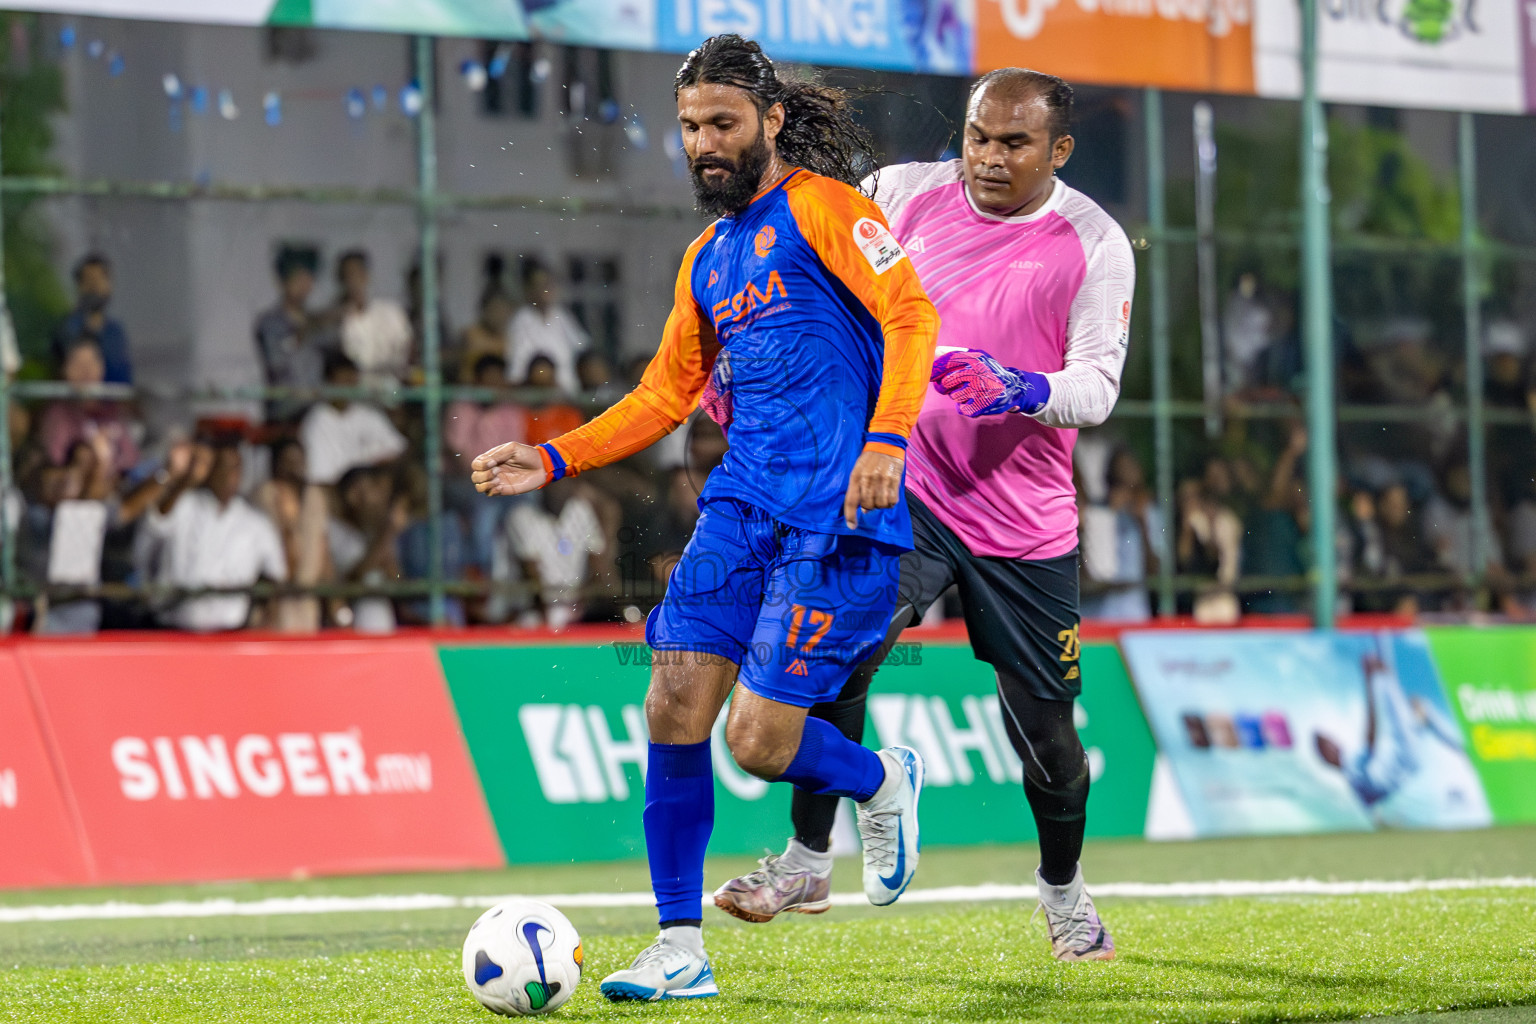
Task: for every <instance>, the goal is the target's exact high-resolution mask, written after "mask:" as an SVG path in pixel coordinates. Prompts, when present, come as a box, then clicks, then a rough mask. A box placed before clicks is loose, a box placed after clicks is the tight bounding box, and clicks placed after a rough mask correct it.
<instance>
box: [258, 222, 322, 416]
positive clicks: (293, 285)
mask: <svg viewBox="0 0 1536 1024" xmlns="http://www.w3.org/2000/svg"><path fill="white" fill-rule="evenodd" d="M318 265H319V255H318V254H317V253H316V252H315V250H314V249H312V248H295V247H291V246H284V247H283V248H282V250H281V251H280V252H279V253H278V254H277V264H276V267H275V269H276V271H277V284H278V301H277V304H276V305H275V306H273V307H272V308H271V309H268V310H267V311H266V312H265V313H262V314H261V316H260V317H258V318H257V320H256V353H257V355H258V356H260V357H261V366H262V372H263V374H264V376H265V379H266V382H267V386H268V387H272V388H317V387H319V386H320V383H321V381H322V379H323V378H324V363H325V355H324V352H323V351H322V344H321V339H322V337H323V331H322V330H321V329H320V325H319V323H318V321H317V320H316V318H315V317H313V316H312V315H311V314H310V312H309V296H310V293H311V292H312V291H314V287H315V269H316V267H317V266H318ZM305 404H306V403H303V402H301V401H296V400H294V399H284V400H282V401H269V402H268V403H267V419H268V420H269V421H272V422H281V421H284V420H290V419H294V418H295V417H297V416H298V415H300V414H301V413H302V412H303V410H304V408H305Z"/></svg>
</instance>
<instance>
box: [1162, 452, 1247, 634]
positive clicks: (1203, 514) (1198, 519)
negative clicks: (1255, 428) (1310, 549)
mask: <svg viewBox="0 0 1536 1024" xmlns="http://www.w3.org/2000/svg"><path fill="white" fill-rule="evenodd" d="M1220 461H1221V460H1219V459H1213V460H1211V462H1212V463H1215V462H1220ZM1224 475H1225V476H1229V474H1225V472H1224V471H1221V472H1214V471H1213V467H1212V466H1211V465H1210V464H1209V463H1208V464H1207V466H1206V474H1205V479H1203V480H1185V481H1184V482H1183V483H1181V484H1179V491H1178V501H1179V535H1178V542H1177V545H1176V552H1177V556H1178V565H1179V571H1180V572H1181V573H1183V574H1185V575H1189V576H1204V577H1211V578H1212V582H1211V583H1209V584H1206V585H1204V586H1202V587H1201V588H1200V589H1199V590H1198V591H1197V592H1196V593H1195V596H1194V600H1193V601H1192V602H1191V605H1190V610H1191V612H1192V614H1193V615H1194V617H1195V621H1196V622H1202V623H1233V622H1236V621H1237V619H1238V615H1239V607H1238V602H1237V595H1236V593H1235V592H1234V591H1233V589H1232V588H1233V584H1235V583H1236V582H1237V577H1238V574H1239V573H1240V572H1241V570H1242V541H1243V523H1242V520H1241V519H1239V518H1238V516H1237V513H1236V512H1234V511H1233V510H1232V509H1231V508H1230V507H1228V506H1227V505H1226V504H1224V503H1223V502H1222V501H1221V500H1220V499H1219V498H1217V497H1215V494H1216V493H1219V487H1213V486H1212V482H1213V481H1214V482H1218V483H1219V481H1221V480H1222V479H1223V478H1224Z"/></svg>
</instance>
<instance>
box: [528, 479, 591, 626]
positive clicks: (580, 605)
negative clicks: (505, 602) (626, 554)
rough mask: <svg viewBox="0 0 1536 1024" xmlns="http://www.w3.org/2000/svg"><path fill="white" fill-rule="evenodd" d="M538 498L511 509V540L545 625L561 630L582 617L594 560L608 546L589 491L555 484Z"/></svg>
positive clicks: (573, 482) (561, 482) (581, 486)
mask: <svg viewBox="0 0 1536 1024" xmlns="http://www.w3.org/2000/svg"><path fill="white" fill-rule="evenodd" d="M538 495H539V498H540V500H539V501H534V502H525V503H523V504H521V505H519V506H517V508H515V509H513V510H512V514H511V515H510V516H508V517H507V537H508V540H509V543H510V547H511V551H512V554H513V555H514V556H515V557H517V558H518V559H519V560H521V562H522V563H523V567H524V572H525V574H526V576H527V578H528V579H530V580H533V581H534V582H535V583H536V584H537V586H538V592H539V604H540V606H541V609H542V612H543V615H542V621H543V623H544V624H545V625H547V626H548V627H549V628H550V629H563V628H564V627H565V626H566V625H567V624H569V623H571V622H574V621H576V620H578V619H580V618H581V616H582V613H583V611H584V608H585V604H584V598H585V594H584V590H585V588H586V585H587V583H588V582H589V581H590V580H591V578H592V568H593V565H592V559H593V557H594V556H598V555H601V554H603V553H604V552H605V551H607V550H608V544H607V541H606V540H605V538H604V535H603V526H602V523H601V521H600V520H599V518H598V513H597V508H596V504H595V502H594V500H593V494H592V491H591V488H589V487H587V486H585V485H584V484H583V483H582V482H581V481H579V480H574V479H566V480H557V481H555V482H554V483H552V484H548V485H547V486H545V487H544V488H543V489H541V490H540V491H539V492H538ZM537 614H538V613H534V615H535V616H537ZM537 621H538V620H537V618H534V619H532V620H524V624H525V625H532V624H536V622H537Z"/></svg>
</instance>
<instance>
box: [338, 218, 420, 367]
mask: <svg viewBox="0 0 1536 1024" xmlns="http://www.w3.org/2000/svg"><path fill="white" fill-rule="evenodd" d="M336 280H337V283H338V284H340V285H341V301H340V303H339V304H338V307H337V310H336V315H337V316H338V317H339V319H340V326H341V350H342V352H344V353H346V355H347V357H348V358H349V359H351V360H352V362H353V363H354V364H356V366H357V369H358V372H359V373H360V374H361V380H362V383H363V384H364V385H366V386H368V387H392V386H394V385H397V384H400V383H402V382H403V381H404V380H405V379H406V375H407V373H408V372H409V370H410V361H411V344H412V339H413V333H412V331H411V321H410V318H409V317H407V316H406V314H405V310H404V309H402V308H401V307H400V304H399V303H398V302H395V301H393V300H392V299H381V298H378V297H376V296H373V295H371V294H369V281H370V275H369V269H368V254H367V253H365V252H363V251H362V250H361V249H352V250H350V251H348V252H345V253H343V254H342V256H341V259H340V260H339V261H338V262H337V264H336Z"/></svg>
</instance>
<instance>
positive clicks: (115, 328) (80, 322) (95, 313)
mask: <svg viewBox="0 0 1536 1024" xmlns="http://www.w3.org/2000/svg"><path fill="white" fill-rule="evenodd" d="M75 295H76V299H75V308H74V310H73V311H72V312H71V313H70V314H69V315H68V316H67V317H65V318H64V322H63V323H62V324H60V325H59V328H58V330H57V331H56V332H54V337H53V361H54V363H55V365H57V366H59V367H63V365H64V362H65V359H66V358H67V357H68V354H69V353H68V351H67V349H68V348H69V346H70V345H71V344H72V343H73V342H74V341H75V339H77V338H79V337H80V336H81V335H85V334H88V335H90V336H91V337H93V338H95V339H96V340H97V342H99V343H100V345H101V358H102V364H103V377H102V379H103V380H105V381H106V382H107V383H108V384H132V383H133V361H132V359H131V358H130V357H129V354H128V332H127V331H126V330H124V329H123V325H122V324H121V323H119V322H118V321H116V320H114V319H112V318H111V317H109V316H108V315H107V304H108V303H109V302H111V301H112V264H111V263H110V262H109V261H108V260H107V258H106V257H105V256H103V255H102V254H101V253H96V252H93V253H90V254H88V255H86V256H85V257H84V258H83V259H81V260H80V262H79V263H76V264H75Z"/></svg>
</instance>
